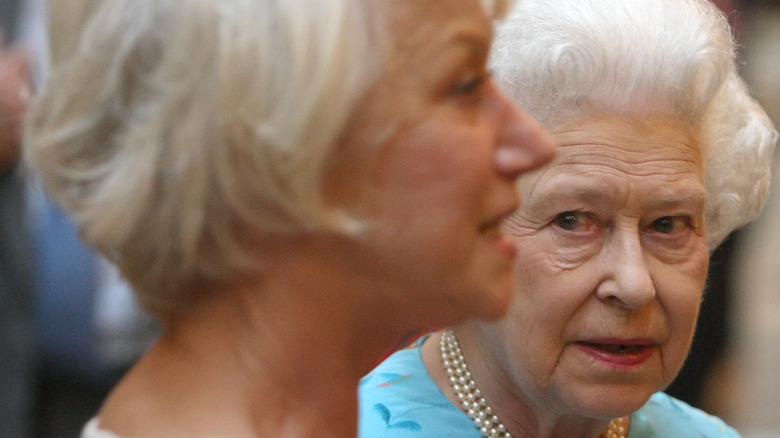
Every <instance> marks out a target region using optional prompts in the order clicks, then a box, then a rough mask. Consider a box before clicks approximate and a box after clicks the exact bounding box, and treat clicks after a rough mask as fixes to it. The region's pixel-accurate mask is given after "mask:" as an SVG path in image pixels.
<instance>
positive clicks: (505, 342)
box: [482, 117, 708, 418]
mask: <svg viewBox="0 0 780 438" xmlns="http://www.w3.org/2000/svg"><path fill="white" fill-rule="evenodd" d="M552 132H553V135H554V136H555V137H556V140H557V142H558V146H559V154H558V157H557V158H556V159H555V160H554V161H553V162H552V163H551V164H549V165H548V166H546V167H544V168H542V169H539V170H537V171H535V172H533V173H530V174H527V175H524V176H522V177H521V178H520V180H519V182H518V184H519V186H520V188H521V192H522V196H523V205H522V206H521V208H520V209H519V210H518V212H517V213H516V214H515V215H513V216H512V217H511V218H510V219H509V220H508V221H507V224H506V225H505V226H506V228H507V229H508V232H509V233H510V234H511V235H512V236H514V239H515V242H516V244H517V249H518V258H517V261H516V267H515V272H516V275H517V277H516V288H515V296H514V300H513V302H512V304H511V308H510V310H509V312H508V313H507V315H506V316H505V317H504V318H503V319H501V320H500V321H498V322H496V323H493V324H489V325H486V326H484V327H482V330H484V332H483V333H484V334H486V337H487V338H488V339H489V340H490V341H489V342H488V343H487V344H486V345H485V346H483V348H484V349H485V350H487V351H490V353H485V351H483V355H484V354H489V355H491V356H492V357H493V358H494V360H495V361H494V363H493V366H495V367H498V369H499V371H497V373H498V374H499V375H503V376H505V377H506V378H507V379H509V380H510V381H511V383H508V384H509V385H510V386H511V387H515V388H518V391H519V392H518V393H519V394H524V396H523V397H521V398H523V399H525V400H527V401H529V402H530V403H533V404H534V405H535V406H532V407H531V408H532V409H533V408H535V409H544V410H545V412H554V413H558V414H580V415H584V416H588V417H590V418H613V417H616V416H620V415H626V414H629V413H632V412H633V411H635V410H636V409H638V408H640V407H641V406H642V405H643V404H644V403H645V401H646V400H647V399H648V397H649V396H650V395H651V394H653V393H654V392H656V391H659V390H662V389H663V388H665V387H666V386H667V385H668V384H669V383H670V382H671V381H672V379H673V378H674V377H675V375H676V374H677V372H678V371H679V369H680V367H681V366H682V364H683V362H684V360H685V357H686V355H687V353H688V349H689V347H690V342H691V339H692V336H693V332H694V327H695V322H696V317H697V314H698V309H699V304H700V300H701V295H702V291H703V288H704V283H705V277H706V272H707V263H708V248H707V246H706V241H705V228H704V208H705V194H704V193H705V189H704V183H703V167H702V166H703V164H702V163H703V162H702V156H701V151H700V148H699V145H698V143H697V139H696V136H695V134H694V132H693V131H692V130H691V129H690V128H689V127H688V126H686V125H685V124H682V123H681V122H679V121H675V120H669V119H664V118H654V117H651V118H644V119H641V120H640V119H631V118H609V117H606V118H597V119H585V120H579V121H576V122H568V123H564V124H559V125H557V126H555V127H554V128H553V129H552Z"/></svg>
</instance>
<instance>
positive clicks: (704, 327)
mask: <svg viewBox="0 0 780 438" xmlns="http://www.w3.org/2000/svg"><path fill="white" fill-rule="evenodd" d="M520 1H522V0H520ZM551 1H554V0H551ZM713 1H714V2H715V3H716V4H717V5H718V6H719V7H720V8H721V9H722V10H723V11H724V12H725V13H726V14H727V16H728V17H729V20H730V22H731V24H732V27H733V29H734V32H735V37H736V38H737V40H738V41H739V43H740V53H739V62H740V66H741V72H742V74H743V76H744V77H745V79H746V81H747V82H748V84H749V85H750V87H751V88H752V90H753V94H754V96H755V98H756V99H757V100H758V101H759V102H760V103H761V104H762V105H763V106H764V108H765V109H766V110H767V112H768V113H769V115H770V117H771V118H772V120H773V121H775V124H776V125H777V124H778V123H780V0H713ZM44 16H45V0H0V28H1V29H2V35H3V40H2V43H3V44H2V46H3V49H2V51H0V438H74V437H77V436H78V434H79V431H80V428H81V426H82V425H83V424H84V423H85V422H86V421H87V420H88V419H89V418H90V417H91V416H92V415H94V414H95V412H96V411H97V409H98V407H99V405H100V403H101V401H102V399H103V397H104V396H105V394H106V393H107V391H108V390H109V389H110V387H111V386H113V384H114V383H115V382H116V380H117V379H118V378H120V377H121V375H122V374H123V373H124V371H125V370H126V369H127V367H128V366H129V365H130V364H131V363H132V362H133V360H134V359H135V358H136V357H137V356H138V355H139V354H141V352H143V350H144V349H145V348H146V347H147V346H148V345H149V344H150V343H151V342H152V341H153V340H154V338H155V336H156V333H157V327H156V326H155V325H154V323H153V322H152V320H151V319H150V318H149V317H148V316H147V315H145V314H144V313H143V312H142V311H141V310H140V309H138V307H137V306H136V304H135V302H134V300H133V298H132V294H131V291H130V289H129V288H128V286H127V285H126V284H125V283H124V282H123V280H122V279H121V277H120V276H119V274H118V273H117V272H116V270H115V269H114V268H113V267H112V266H111V265H110V264H109V263H108V262H106V261H105V260H103V259H101V258H100V257H98V256H96V255H95V254H94V253H92V252H91V251H89V250H88V249H87V248H84V247H83V246H82V245H81V244H80V242H79V240H78V238H77V235H76V232H75V230H74V228H73V226H72V224H71V223H70V222H69V220H68V219H67V217H66V216H65V215H64V214H63V213H62V211H60V210H59V209H58V208H57V207H56V206H55V205H54V204H52V203H51V202H50V201H49V200H48V199H47V198H46V196H45V195H44V194H43V192H42V191H41V189H40V186H39V184H38V183H37V181H36V179H35V176H34V175H30V174H28V173H25V172H20V171H19V169H18V165H17V163H18V149H19V142H20V140H19V138H18V133H17V131H18V130H14V129H11V128H9V126H8V124H9V123H10V122H9V121H12V120H14V117H12V116H13V114H14V111H16V109H15V107H14V105H13V103H14V101H15V100H14V99H16V100H18V99H19V98H20V96H19V95H15V96H8V95H7V94H8V93H11V94H13V93H18V92H19V90H22V91H23V93H22V94H26V93H27V92H28V91H29V92H31V93H32V92H34V88H35V87H36V86H38V85H39V84H40V83H41V81H42V80H43V77H44V76H45V73H46V69H47V67H46V62H45V55H44V54H45V53H46V48H45V37H44V35H45V18H44ZM20 50H21V51H20ZM17 71H23V72H24V76H25V78H29V80H28V79H25V81H24V82H23V83H21V84H19V83H15V82H14V81H15V80H16V81H17V82H18V78H17V79H14V75H13V74H11V73H13V72H17ZM9 90H10V91H9ZM21 97H24V96H21ZM775 161H777V156H776V159H775ZM778 236H780V179H779V178H777V177H775V178H774V181H773V189H772V192H771V194H770V201H769V203H768V205H767V207H766V209H765V210H764V212H763V213H762V214H761V216H760V217H759V219H758V220H757V221H756V222H754V223H753V224H751V225H749V226H748V227H746V228H744V229H742V230H740V231H738V232H736V233H735V234H733V235H732V236H731V237H730V238H729V239H727V240H726V242H724V244H723V245H722V246H721V247H720V248H718V249H717V250H716V251H715V252H714V253H713V255H712V260H711V269H710V278H709V281H708V286H707V290H706V292H705V298H704V303H703V306H702V312H701V316H700V319H699V328H698V330H697V333H696V337H695V339H694V345H693V348H692V351H691V354H690V357H689V359H688V361H687V362H686V365H685V367H684V369H683V371H682V372H681V373H680V375H679V377H678V378H677V379H676V380H675V382H674V383H673V384H672V386H671V387H670V388H669V390H668V392H670V393H671V394H672V395H674V396H676V397H678V398H681V399H683V400H685V401H687V402H689V403H691V404H693V405H694V406H698V407H701V408H702V409H704V410H706V411H708V412H710V413H712V414H714V415H717V416H720V417H722V418H723V419H724V420H725V421H726V422H727V423H729V424H731V425H732V426H734V427H736V428H737V429H738V430H739V431H740V432H741V433H742V435H743V436H744V437H745V438H769V437H773V438H774V437H780V376H778V372H777V370H778V369H780V237H778Z"/></svg>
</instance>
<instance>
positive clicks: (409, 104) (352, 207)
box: [325, 0, 555, 328]
mask: <svg viewBox="0 0 780 438" xmlns="http://www.w3.org/2000/svg"><path fill="white" fill-rule="evenodd" d="M391 35H393V36H394V38H395V41H394V46H393V53H392V54H391V56H390V58H389V59H388V60H387V63H386V71H385V72H384V74H383V76H382V77H381V78H380V79H379V81H378V83H377V84H376V85H375V86H374V87H373V88H372V90H371V91H370V92H369V94H368V96H367V97H366V98H365V99H364V101H363V102H362V104H361V107H360V108H359V109H358V111H357V114H356V116H355V117H354V118H353V120H352V121H351V123H350V125H349V126H348V128H347V131H346V135H345V136H344V138H343V141H342V142H340V144H339V146H338V147H337V149H336V151H335V159H334V160H333V163H332V165H331V166H330V167H329V169H328V171H327V173H326V175H327V179H326V184H325V191H326V199H328V200H329V202H332V203H334V204H337V205H340V206H343V207H344V208H345V209H346V210H347V211H348V212H349V213H350V214H352V215H354V216H355V217H357V218H360V219H363V220H365V221H366V223H367V224H368V225H369V226H372V225H376V226H375V227H371V228H369V233H368V235H367V236H366V238H365V239H364V240H363V243H364V244H366V245H367V246H369V247H370V249H371V251H372V252H371V253H370V256H368V257H362V258H361V260H359V261H358V262H357V263H358V265H359V266H356V269H355V270H356V271H359V272H373V273H374V274H375V275H374V283H373V286H372V290H371V291H367V294H370V295H371V296H372V299H373V300H374V302H384V303H392V306H394V307H392V308H391V313H392V314H393V315H395V316H394V317H396V318H411V319H412V321H411V322H412V323H413V324H414V325H419V326H420V327H424V328H431V327H435V326H438V325H446V324H450V323H453V322H454V321H455V320H457V319H460V318H463V317H464V316H484V317H496V316H499V315H501V314H503V312H504V311H505V310H506V308H507V306H508V303H509V300H510V298H511V295H512V286H513V281H512V273H511V268H512V262H513V260H514V257H515V249H514V245H513V242H512V241H511V239H509V238H508V237H507V236H505V235H502V234H501V232H500V230H499V228H500V227H499V224H500V222H501V220H502V218H505V217H506V216H507V215H508V214H510V213H511V212H512V211H513V209H515V208H517V206H518V202H519V197H518V193H517V190H516V187H515V185H514V181H515V178H516V177H517V175H518V174H519V173H520V172H523V171H527V170H529V169H533V168H535V167H538V166H539V165H542V164H544V163H545V162H547V161H548V160H549V159H550V158H551V157H552V156H553V155H554V150H555V148H554V143H553V141H552V137H551V136H549V134H548V133H547V132H546V131H544V130H543V129H542V128H540V126H539V125H538V124H537V123H536V122H535V121H534V120H532V119H531V118H529V117H528V116H527V115H525V114H523V113H521V112H520V111H519V110H518V109H517V108H515V107H514V106H513V105H512V104H511V103H510V102H509V101H508V100H507V98H506V97H505V96H504V95H503V94H502V93H501V92H500V91H499V90H498V89H497V88H496V86H495V85H494V83H493V81H492V80H491V78H490V75H489V73H488V71H487V69H486V61H487V56H488V51H489V49H490V44H491V39H492V29H491V23H490V21H489V20H488V18H487V17H486V15H485V13H484V11H483V10H482V8H481V6H480V5H479V2H478V1H475V0H450V1H447V2H424V1H418V0H405V1H402V2H397V4H396V3H394V5H393V20H392V33H391ZM387 285H389V286H391V287H383V286H387ZM385 292H387V295H388V296H385V297H380V296H379V295H381V294H383V293H385ZM388 300H390V301H388ZM385 307H388V306H387V305H385ZM385 312H387V309H385ZM396 322H398V321H396Z"/></svg>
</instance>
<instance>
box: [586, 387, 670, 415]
mask: <svg viewBox="0 0 780 438" xmlns="http://www.w3.org/2000/svg"><path fill="white" fill-rule="evenodd" d="M586 391H587V390H586ZM657 391H660V388H658V389H649V388H638V387H634V386H623V385H621V386H620V387H611V388H605V389H595V388H593V389H592V391H590V394H583V395H584V397H577V399H578V400H576V401H574V403H572V404H573V405H574V406H573V407H574V408H575V409H574V410H575V411H578V412H580V413H581V414H582V415H583V416H585V417H589V418H602V419H611V418H616V417H622V416H625V415H631V414H633V413H634V412H636V411H638V410H639V408H641V407H642V406H644V405H645V403H647V401H648V400H649V399H650V396H652V395H653V394H654V393H656V392H657Z"/></svg>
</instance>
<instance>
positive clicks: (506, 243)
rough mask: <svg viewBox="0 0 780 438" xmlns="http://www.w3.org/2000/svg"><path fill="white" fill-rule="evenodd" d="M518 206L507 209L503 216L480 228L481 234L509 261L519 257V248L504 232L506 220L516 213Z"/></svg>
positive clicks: (481, 225) (487, 222) (495, 217)
mask: <svg viewBox="0 0 780 438" xmlns="http://www.w3.org/2000/svg"><path fill="white" fill-rule="evenodd" d="M516 209H517V204H514V205H512V206H511V208H507V209H506V210H504V212H502V213H501V214H498V215H496V216H494V217H493V218H491V219H489V220H487V221H485V222H483V223H482V224H480V226H479V233H480V234H481V235H482V236H483V237H485V238H486V239H487V240H488V242H490V244H491V245H492V246H494V247H495V249H496V250H497V251H498V252H499V253H501V254H503V256H504V257H506V258H508V259H514V258H515V257H516V256H517V248H516V247H515V243H514V240H513V239H512V238H511V237H509V236H508V235H506V234H505V233H504V232H503V230H502V224H503V223H504V220H505V219H506V218H507V217H509V216H510V215H511V214H513V213H514V212H515V210H516Z"/></svg>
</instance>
